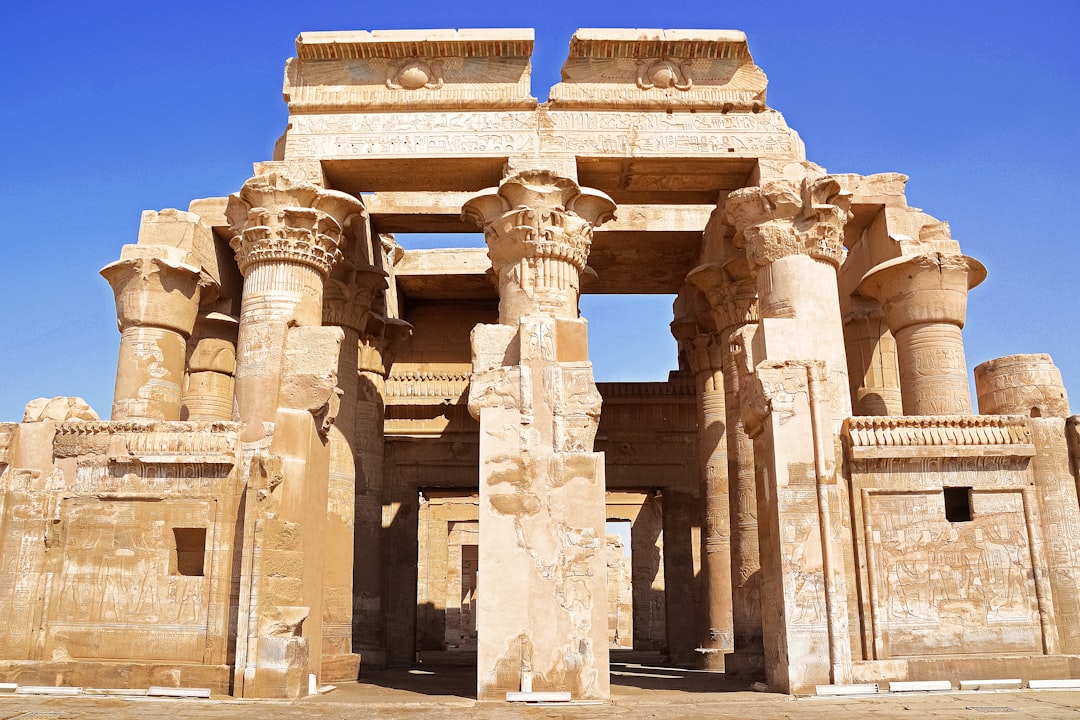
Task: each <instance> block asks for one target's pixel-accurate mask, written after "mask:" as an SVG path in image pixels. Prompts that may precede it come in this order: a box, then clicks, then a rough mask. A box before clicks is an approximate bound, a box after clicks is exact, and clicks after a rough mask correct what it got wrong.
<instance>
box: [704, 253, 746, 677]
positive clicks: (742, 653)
mask: <svg viewBox="0 0 1080 720" xmlns="http://www.w3.org/2000/svg"><path fill="white" fill-rule="evenodd" d="M687 280H688V281H689V282H691V283H692V284H693V285H695V286H696V287H697V288H698V289H699V290H701V291H702V292H703V293H704V294H705V297H706V298H707V299H708V300H709V306H710V308H711V309H712V317H713V323H714V324H715V325H716V327H717V329H718V333H717V335H718V337H719V338H720V339H721V341H722V342H721V343H720V354H721V361H722V368H723V380H724V411H725V416H726V418H725V419H726V423H727V426H726V428H725V436H726V440H727V442H726V447H725V450H726V455H727V481H728V525H729V528H730V533H731V572H730V582H731V595H732V597H731V613H732V634H733V637H732V644H733V650H734V652H733V653H732V654H730V655H727V656H726V657H725V659H724V671H725V672H726V673H727V674H729V675H733V676H744V677H745V676H758V675H760V673H761V672H762V671H763V668H764V663H765V660H764V655H763V650H762V637H761V597H760V595H761V590H760V575H761V572H760V570H761V559H760V550H759V547H758V513H757V488H756V485H755V478H754V445H753V441H752V440H750V437H749V436H748V435H747V434H746V427H745V426H744V425H743V421H742V416H741V413H740V412H739V372H738V368H737V366H736V364H735V356H734V354H733V353H732V334H733V333H735V332H737V331H738V330H739V329H740V328H742V327H744V326H746V325H751V324H753V323H756V322H757V321H758V312H757V285H756V283H755V282H754V280H753V278H750V277H745V276H741V275H739V274H738V273H735V272H733V270H732V268H730V267H729V268H728V269H724V268H721V267H720V266H719V265H716V264H711V263H710V264H705V265H700V266H698V267H696V268H694V269H693V270H692V271H690V274H689V275H687Z"/></svg>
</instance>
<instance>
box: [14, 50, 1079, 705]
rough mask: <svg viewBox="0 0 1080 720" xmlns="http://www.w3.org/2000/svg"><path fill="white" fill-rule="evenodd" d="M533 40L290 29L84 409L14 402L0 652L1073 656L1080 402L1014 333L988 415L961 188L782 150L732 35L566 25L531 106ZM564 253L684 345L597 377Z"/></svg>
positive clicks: (145, 259) (892, 665)
mask: <svg viewBox="0 0 1080 720" xmlns="http://www.w3.org/2000/svg"><path fill="white" fill-rule="evenodd" d="M532 45H533V34H532V31H529V30H460V31H450V30H447V31H427V32H400V31H389V32H371V33H369V32H341V33H304V34H301V35H300V37H299V38H298V40H297V42H296V50H297V57H295V58H292V59H291V60H289V61H288V63H287V66H286V76H285V89H284V92H285V98H286V101H287V103H288V107H289V122H288V127H287V128H286V131H285V133H284V135H283V136H282V138H281V140H280V141H279V143H278V144H277V147H276V148H275V150H274V154H273V156H272V158H270V159H267V160H265V161H261V162H257V163H256V164H255V166H254V174H253V176H252V177H251V178H250V179H249V180H247V181H246V182H245V183H243V185H242V186H241V187H239V188H237V189H236V192H235V193H234V194H233V195H231V196H229V197H223V198H204V199H196V200H193V201H192V202H191V204H190V206H189V207H188V208H187V209H185V210H180V209H165V210H160V211H147V212H145V213H144V214H143V216H142V223H141V227H140V230H139V234H138V237H137V239H135V242H134V243H132V244H130V245H125V246H124V247H123V248H122V249H121V250H120V254H119V259H118V260H116V261H115V262H113V263H111V264H109V265H107V266H106V267H105V268H104V269H103V270H102V275H103V276H104V278H105V280H106V281H107V282H108V283H109V285H110V286H111V287H112V289H113V291H114V292H115V297H116V312H117V319H118V325H119V330H120V339H119V348H120V350H119V361H118V368H117V373H116V390H115V396H114V402H113V406H112V411H111V419H110V420H101V419H99V416H98V415H97V414H96V413H95V412H94V411H93V410H91V409H90V408H89V407H87V406H86V404H85V403H83V402H81V401H80V400H78V399H77V398H54V399H51V400H49V399H41V400H34V401H32V402H30V404H29V405H28V406H27V408H26V414H25V416H24V417H23V419H22V421H21V422H12V423H6V424H0V613H2V614H3V615H4V617H5V618H6V619H7V622H5V623H4V624H3V626H2V627H0V681H4V682H17V683H20V684H31V685H58V686H85V687H96V688H145V687H147V686H151V685H159V686H172V687H188V688H193V687H200V688H210V689H212V690H213V691H214V692H216V693H229V694H232V695H235V696H240V697H296V696H300V695H304V694H307V693H309V692H312V691H314V689H316V688H318V687H319V686H320V685H323V684H325V683H331V682H341V681H349V680H355V679H356V678H357V677H358V676H359V677H361V678H363V677H364V675H365V673H369V672H372V671H375V670H379V669H381V668H385V667H387V666H392V665H407V664H409V663H412V662H414V661H415V660H416V659H417V658H418V657H421V658H424V657H426V658H428V659H429V660H431V661H438V660H440V659H441V660H446V661H450V660H453V661H457V662H463V661H464V662H474V663H475V664H476V669H477V697H478V698H479V699H481V700H503V699H505V698H506V696H507V693H510V692H519V691H522V692H526V693H529V692H533V693H536V692H547V691H552V692H560V693H568V694H569V697H571V698H573V699H575V700H577V699H582V700H587V699H605V698H607V697H608V696H609V669H608V668H609V662H610V661H611V658H612V657H614V656H615V655H616V654H617V653H638V654H652V655H655V656H656V658H658V661H659V659H660V658H663V659H665V660H666V661H668V662H671V663H675V664H690V665H696V666H699V667H702V668H705V669H710V670H717V671H719V670H723V671H726V673H727V674H728V675H731V676H736V677H739V678H745V679H747V680H750V679H761V680H764V681H765V682H767V683H768V685H769V687H770V688H771V689H773V690H775V691H779V692H786V693H799V694H801V693H813V692H815V689H816V688H817V687H818V686H823V685H845V684H854V683H874V682H885V681H904V680H947V681H951V682H957V681H958V680H960V679H962V678H972V677H976V678H977V677H984V678H985V677H1010V678H1020V679H1022V680H1023V681H1025V682H1026V681H1029V680H1032V679H1038V678H1068V677H1080V504H1078V500H1077V479H1078V476H1077V469H1076V468H1077V462H1076V455H1077V453H1078V452H1080V446H1078V444H1077V442H1076V441H1077V439H1078V438H1080V434H1078V433H1077V431H1076V426H1077V423H1076V420H1075V418H1072V417H1070V412H1069V406H1068V402H1067V399H1066V397H1065V391H1064V389H1063V385H1062V381H1061V376H1060V373H1058V371H1057V370H1056V368H1055V367H1054V364H1053V361H1052V360H1051V359H1050V358H1049V357H1048V356H1046V355H1037V354H1033V355H1014V356H1009V357H1004V358H998V359H995V360H990V361H988V362H984V363H982V364H981V365H979V366H978V367H976V368H975V380H976V387H975V388H974V389H975V392H976V395H977V397H978V411H979V413H980V414H975V413H974V412H973V407H972V402H971V397H972V388H970V387H969V385H968V360H967V358H966V357H965V354H964V343H963V337H962V328H963V326H964V321H965V314H966V306H967V298H968V291H969V290H971V289H972V288H973V287H975V286H976V285H978V284H979V283H980V282H981V281H982V280H983V279H984V277H985V276H986V270H985V269H984V268H983V266H982V265H981V264H980V263H979V261H978V260H976V259H974V258H971V257H967V256H965V255H964V254H963V253H962V251H961V249H960V246H959V244H958V243H957V241H956V240H954V239H953V238H952V237H951V235H950V232H949V226H948V225H947V224H946V223H944V222H942V221H940V220H937V219H935V218H933V217H930V216H929V215H927V214H926V213H923V212H922V211H920V210H918V209H917V208H913V207H910V206H909V205H908V204H907V202H906V200H905V195H904V185H905V182H906V180H907V178H906V177H905V176H904V175H901V174H898V173H883V174H879V175H869V176H860V175H852V174H830V173H829V172H827V171H826V170H825V169H823V168H821V167H819V166H818V165H815V164H814V163H812V162H810V161H808V160H807V157H806V153H805V150H804V147H803V144H802V142H801V141H800V139H799V136H798V135H797V134H796V133H795V132H794V131H793V130H791V129H790V128H788V126H787V125H786V124H785V122H784V119H783V117H782V116H781V115H780V113H778V112H777V111H776V110H774V109H772V108H770V107H769V106H768V105H767V104H766V77H765V74H764V72H763V71H762V70H761V69H759V68H758V67H757V66H756V65H755V64H754V62H753V60H752V59H751V56H750V53H749V50H748V48H747V43H746V38H745V37H744V35H743V34H742V33H740V32H735V31H696V30H695V31H683V30H678V31H672V30H663V31H662V30H580V31H578V32H577V33H576V34H575V35H574V37H573V39H572V40H571V42H570V51H569V57H568V59H567V60H566V63H565V65H564V66H563V71H562V81H561V82H560V83H558V84H557V85H555V86H554V87H553V88H551V91H550V95H549V100H548V101H547V102H544V103H538V102H537V100H536V99H535V97H533V94H532V92H533V91H532V89H531V87H530V54H531V52H532ZM193 191H195V192H196V193H197V192H198V188H193ZM468 232H471V233H481V232H482V233H483V238H484V241H485V244H486V248H485V249H472V248H467V247H466V248H450V249H437V250H417V249H409V248H410V243H409V242H408V237H407V236H409V235H412V234H416V233H468ZM582 293H601V294H620V293H639V294H640V293H646V294H648V293H652V294H667V295H671V296H675V297H676V298H677V299H676V300H675V303H674V308H673V315H672V319H671V330H672V332H673V334H674V336H675V338H676V340H677V343H678V348H679V367H678V368H672V369H671V370H672V371H671V373H670V376H669V377H668V379H667V380H666V381H663V382H599V383H598V382H596V381H595V379H594V377H593V370H592V365H591V363H590V347H589V337H588V336H589V333H588V323H587V318H583V317H581V314H580V312H579V299H580V296H581V294H582ZM621 351H622V352H628V353H633V352H635V348H634V347H633V346H632V345H631V346H628V347H625V348H622V349H621ZM618 528H621V529H622V532H621V533H613V529H618Z"/></svg>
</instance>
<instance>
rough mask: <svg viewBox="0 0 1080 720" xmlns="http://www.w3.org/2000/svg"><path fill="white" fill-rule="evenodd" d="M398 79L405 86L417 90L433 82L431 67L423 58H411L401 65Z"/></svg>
mask: <svg viewBox="0 0 1080 720" xmlns="http://www.w3.org/2000/svg"><path fill="white" fill-rule="evenodd" d="M397 81H398V84H399V85H401V87H403V88H406V89H408V90H417V89H419V88H422V87H424V86H425V85H427V84H428V83H429V82H431V68H430V67H428V64H427V63H426V62H423V61H421V60H410V61H409V62H407V63H405V64H404V65H402V66H401V70H399V71H398V76H397Z"/></svg>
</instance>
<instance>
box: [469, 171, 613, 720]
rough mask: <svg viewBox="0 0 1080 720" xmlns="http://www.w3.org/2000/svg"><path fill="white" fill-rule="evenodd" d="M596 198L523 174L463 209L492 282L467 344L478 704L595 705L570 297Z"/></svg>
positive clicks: (583, 361)
mask: <svg viewBox="0 0 1080 720" xmlns="http://www.w3.org/2000/svg"><path fill="white" fill-rule="evenodd" d="M614 209H615V204H614V203H613V202H612V201H611V199H610V198H608V197H607V196H606V195H604V194H603V193H599V192H596V191H594V190H589V189H582V188H578V186H577V185H576V184H575V183H574V182H573V181H571V180H568V179H566V178H562V177H558V176H556V175H553V174H551V173H549V172H523V173H519V174H517V175H513V176H511V177H509V178H507V179H505V180H504V181H503V183H502V184H501V185H500V186H499V187H498V188H490V189H488V190H486V191H484V192H483V193H481V194H480V195H479V196H477V197H475V198H473V199H472V200H470V201H469V202H467V203H466V204H465V206H464V207H463V208H462V217H463V218H465V219H467V220H473V221H475V222H476V223H477V224H478V225H480V226H482V227H483V228H484V236H485V239H486V240H487V243H488V254H489V256H490V257H491V261H492V267H493V268H494V271H495V274H496V277H497V278H498V282H499V322H500V324H499V325H478V326H476V328H474V329H473V332H472V349H473V374H472V379H471V384H470V392H469V411H470V412H471V413H472V415H473V417H476V418H477V419H478V420H479V421H480V509H479V517H480V538H481V540H480V550H479V578H480V579H479V582H480V583H481V586H482V588H481V590H480V592H481V594H482V597H483V601H482V602H481V603H480V605H479V609H478V613H477V633H478V637H479V645H478V649H477V697H478V699H480V700H495V699H498V700H502V699H504V698H505V696H506V692H508V691H518V690H520V689H521V688H522V686H523V685H525V686H526V687H528V685H529V684H530V683H531V688H532V689H533V690H535V691H542V690H559V691H569V692H570V693H571V697H573V698H574V699H607V698H608V697H609V693H610V690H609V684H608V644H607V586H606V578H605V574H606V562H605V559H604V538H605V535H606V532H605V520H606V512H605V499H604V463H603V455H602V454H600V453H594V452H592V448H593V440H594V437H595V434H596V427H597V422H598V419H599V415H600V394H599V392H597V390H596V385H595V383H594V382H593V378H592V365H591V363H590V362H589V359H588V344H587V339H586V324H585V321H584V320H581V319H579V317H578V293H579V288H580V278H581V273H582V271H583V270H584V269H585V263H586V260H587V259H588V255H589V248H590V245H591V243H592V230H593V227H594V226H595V225H597V224H599V223H602V222H604V221H606V220H608V219H610V218H611V217H612V216H613V211H614Z"/></svg>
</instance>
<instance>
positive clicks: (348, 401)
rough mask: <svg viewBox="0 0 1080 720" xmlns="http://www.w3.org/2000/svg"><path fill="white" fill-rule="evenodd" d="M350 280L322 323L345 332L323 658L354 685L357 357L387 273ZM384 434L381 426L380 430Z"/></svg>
mask: <svg viewBox="0 0 1080 720" xmlns="http://www.w3.org/2000/svg"><path fill="white" fill-rule="evenodd" d="M349 275H350V277H349V278H348V280H339V279H334V278H331V279H329V280H327V281H326V287H325V292H324V295H325V296H324V299H323V324H324V325H336V326H338V327H340V328H341V330H342V332H343V334H344V339H343V340H342V343H341V346H342V353H341V356H340V357H339V359H338V387H339V388H341V391H342V401H341V408H340V410H339V411H338V415H337V419H336V420H335V421H334V425H333V427H331V428H330V431H329V433H328V434H327V440H328V442H329V445H330V477H329V487H328V491H327V500H328V503H327V511H326V517H327V523H326V527H325V528H324V532H323V547H324V548H325V553H324V558H323V608H322V612H323V656H322V671H323V680H324V682H338V681H345V682H348V681H354V680H356V678H357V677H358V676H359V672H360V657H359V655H358V654H357V653H356V652H354V649H353V641H354V638H353V568H354V562H353V561H354V551H353V544H354V542H355V537H354V527H355V497H356V467H357V465H358V464H359V453H358V449H357V447H356V435H357V427H356V425H357V422H356V416H357V405H358V400H359V397H358V393H359V383H360V377H359V367H358V357H359V350H360V333H361V331H363V330H365V329H366V328H367V326H368V322H369V320H370V317H371V307H372V304H373V303H374V302H375V299H376V295H379V294H381V293H382V291H383V290H385V289H386V273H385V272H384V271H382V270H379V269H377V268H370V269H368V270H367V271H366V272H365V271H354V272H351V273H349ZM377 430H378V431H379V432H380V433H381V432H382V427H381V425H380V426H379V427H378V428H377Z"/></svg>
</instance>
